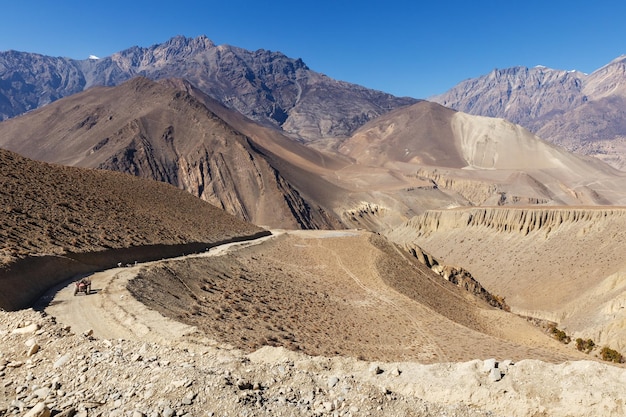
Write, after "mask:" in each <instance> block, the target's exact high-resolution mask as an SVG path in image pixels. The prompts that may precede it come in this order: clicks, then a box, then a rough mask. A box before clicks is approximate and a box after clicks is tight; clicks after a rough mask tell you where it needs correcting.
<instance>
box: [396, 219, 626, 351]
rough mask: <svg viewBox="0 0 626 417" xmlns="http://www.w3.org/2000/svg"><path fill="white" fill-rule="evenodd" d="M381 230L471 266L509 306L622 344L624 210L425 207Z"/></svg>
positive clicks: (625, 335) (625, 330)
mask: <svg viewBox="0 0 626 417" xmlns="http://www.w3.org/2000/svg"><path fill="white" fill-rule="evenodd" d="M388 236H389V237H390V239H391V240H393V241H395V242H397V243H401V244H405V245H407V244H414V245H419V246H420V247H422V248H423V249H424V250H425V251H427V252H429V253H431V254H432V256H433V257H436V258H437V259H438V260H439V262H441V263H442V264H446V265H459V266H462V267H463V268H464V269H466V270H468V271H471V272H472V275H473V276H474V277H475V278H476V279H477V280H478V281H480V282H481V283H482V284H483V285H484V286H485V287H486V288H488V289H489V291H490V292H492V293H495V294H498V295H499V296H502V297H506V300H507V303H508V304H509V306H510V307H511V310H512V311H513V312H516V313H518V314H522V315H526V316H532V317H536V318H540V319H545V320H550V321H554V322H556V323H558V325H559V327H560V328H565V330H566V331H567V332H568V333H569V334H572V335H574V336H576V337H578V336H581V337H589V338H592V339H594V340H595V342H596V343H605V344H610V345H611V346H612V347H614V348H626V313H624V310H625V309H623V308H621V307H622V306H625V305H626V304H625V303H624V300H625V299H626V278H625V277H626V251H625V248H626V208H620V207H600V208H592V207H586V208H582V207H581V208H574V207H572V208H563V207H561V208H552V207H544V208H529V207H526V208H498V207H492V208H466V209H455V210H433V211H428V212H426V213H424V214H422V215H420V216H416V217H414V218H413V219H411V220H410V221H409V222H407V223H406V224H405V225H404V226H403V227H400V228H397V229H396V230H393V231H392V232H389V233H388ZM616 306H618V307H616Z"/></svg>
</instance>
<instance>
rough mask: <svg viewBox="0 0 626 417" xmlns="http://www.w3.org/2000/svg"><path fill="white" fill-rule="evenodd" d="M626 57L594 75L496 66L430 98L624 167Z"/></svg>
mask: <svg viewBox="0 0 626 417" xmlns="http://www.w3.org/2000/svg"><path fill="white" fill-rule="evenodd" d="M625 68H626V57H624V56H620V57H618V58H616V59H614V60H613V61H611V62H609V63H608V64H607V65H605V66H603V67H602V68H599V69H597V70H596V71H594V72H592V73H591V74H584V73H582V72H580V71H564V70H555V69H551V68H546V67H542V66H537V67H534V68H525V67H513V68H504V69H494V70H493V71H491V72H490V73H489V74H486V75H483V76H480V77H477V78H473V79H469V80H465V81H463V82H461V83H459V84H458V85H457V86H455V87H454V88H452V89H450V90H449V91H448V92H446V93H444V94H441V95H439V96H436V97H431V98H430V99H431V100H433V101H435V102H437V103H441V104H443V105H445V106H447V107H450V108H453V109H456V110H459V111H463V112H466V113H469V114H474V115H482V116H489V117H502V118H505V119H507V120H510V121H512V122H514V123H518V124H520V125H522V126H524V127H526V128H527V129H529V130H530V131H532V132H533V133H535V134H537V135H539V136H540V137H541V138H543V139H545V140H547V141H549V142H551V143H554V144H558V145H559V146H563V147H564V148H566V149H567V150H569V151H571V152H576V153H579V154H583V155H590V156H595V157H597V158H598V159H601V160H603V161H605V162H607V163H610V164H611V165H613V166H614V167H615V168H618V169H622V170H623V169H624V167H625V166H626V165H625V164H626V144H625V140H626V124H625V123H624V102H625V100H626V88H625V86H626V78H625V77H624V73H625V72H624V70H625Z"/></svg>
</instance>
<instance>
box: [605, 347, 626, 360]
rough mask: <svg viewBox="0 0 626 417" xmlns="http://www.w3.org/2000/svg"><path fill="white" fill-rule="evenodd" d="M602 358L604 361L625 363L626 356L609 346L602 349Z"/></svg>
mask: <svg viewBox="0 0 626 417" xmlns="http://www.w3.org/2000/svg"><path fill="white" fill-rule="evenodd" d="M600 358H601V359H602V360H603V361H607V362H614V363H624V356H622V354H621V353H619V352H618V351H616V350H615V349H611V348H609V347H608V346H605V347H603V348H602V350H601V351H600Z"/></svg>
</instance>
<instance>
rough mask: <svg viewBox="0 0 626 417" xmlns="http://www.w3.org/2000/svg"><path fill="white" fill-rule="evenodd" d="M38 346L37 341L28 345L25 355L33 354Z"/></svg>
mask: <svg viewBox="0 0 626 417" xmlns="http://www.w3.org/2000/svg"><path fill="white" fill-rule="evenodd" d="M39 348H40V346H39V345H38V344H37V343H35V344H34V345H32V346H31V347H30V349H28V352H27V353H26V355H27V356H33V355H34V354H35V353H37V352H39Z"/></svg>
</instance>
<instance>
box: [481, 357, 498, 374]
mask: <svg viewBox="0 0 626 417" xmlns="http://www.w3.org/2000/svg"><path fill="white" fill-rule="evenodd" d="M497 367H498V362H496V360H495V359H485V361H484V362H483V372H485V373H489V372H491V370H492V369H493V368H497Z"/></svg>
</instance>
